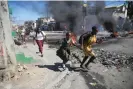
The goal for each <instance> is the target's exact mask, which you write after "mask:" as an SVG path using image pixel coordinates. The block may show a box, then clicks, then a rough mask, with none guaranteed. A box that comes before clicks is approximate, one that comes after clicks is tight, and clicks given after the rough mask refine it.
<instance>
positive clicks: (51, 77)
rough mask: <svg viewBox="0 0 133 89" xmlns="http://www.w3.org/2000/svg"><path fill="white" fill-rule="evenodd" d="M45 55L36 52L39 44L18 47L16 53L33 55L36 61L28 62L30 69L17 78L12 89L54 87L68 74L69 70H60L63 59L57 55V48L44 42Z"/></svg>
mask: <svg viewBox="0 0 133 89" xmlns="http://www.w3.org/2000/svg"><path fill="white" fill-rule="evenodd" d="M43 48H44V57H43V58H42V57H40V56H39V55H38V54H36V52H37V51H38V47H37V45H33V44H31V43H29V44H27V48H24V47H23V46H20V47H16V50H17V51H16V53H18V52H23V53H24V54H25V56H28V57H33V59H35V60H37V62H36V63H31V64H26V65H27V66H28V70H27V71H26V72H24V73H23V74H22V75H21V76H20V78H19V79H18V80H15V81H14V83H13V84H12V85H13V87H12V88H11V89H52V87H53V86H54V85H55V84H56V83H57V82H59V81H60V80H61V79H62V78H64V77H65V76H66V74H67V73H68V71H67V70H66V71H63V72H60V71H59V70H58V65H60V64H61V62H62V61H61V59H60V58H59V57H57V56H56V50H57V49H55V48H48V45H47V44H44V47H43Z"/></svg>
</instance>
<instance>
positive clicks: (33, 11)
mask: <svg viewBox="0 0 133 89" xmlns="http://www.w3.org/2000/svg"><path fill="white" fill-rule="evenodd" d="M123 3H124V1H106V2H105V4H106V6H117V5H120V4H123ZM8 5H9V7H10V8H12V11H13V14H12V18H14V19H15V23H17V24H23V22H24V21H26V20H37V18H39V17H45V16H47V14H46V12H47V8H46V5H47V3H46V2H45V1H8Z"/></svg>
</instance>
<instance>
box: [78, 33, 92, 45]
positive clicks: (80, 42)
mask: <svg viewBox="0 0 133 89" xmlns="http://www.w3.org/2000/svg"><path fill="white" fill-rule="evenodd" d="M90 36H91V34H90V33H84V34H82V35H81V36H80V38H79V44H80V45H82V44H83V43H84V42H87V40H88V39H89V38H90ZM82 41H83V43H82Z"/></svg>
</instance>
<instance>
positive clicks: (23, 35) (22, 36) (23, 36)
mask: <svg viewBox="0 0 133 89" xmlns="http://www.w3.org/2000/svg"><path fill="white" fill-rule="evenodd" d="M25 32H26V31H25V28H24V26H23V27H22V31H21V38H22V44H26V43H25Z"/></svg>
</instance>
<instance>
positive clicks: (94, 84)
mask: <svg viewBox="0 0 133 89" xmlns="http://www.w3.org/2000/svg"><path fill="white" fill-rule="evenodd" d="M89 84H90V85H92V86H96V85H97V83H89Z"/></svg>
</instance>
